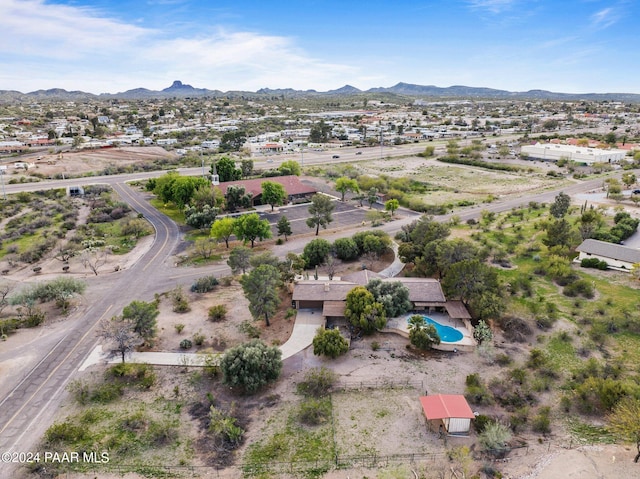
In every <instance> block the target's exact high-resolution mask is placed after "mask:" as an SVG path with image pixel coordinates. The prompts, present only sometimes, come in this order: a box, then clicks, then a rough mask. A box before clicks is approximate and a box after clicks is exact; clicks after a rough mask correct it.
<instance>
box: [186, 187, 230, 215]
mask: <svg viewBox="0 0 640 479" xmlns="http://www.w3.org/2000/svg"><path fill="white" fill-rule="evenodd" d="M191 206H193V207H195V208H197V209H202V208H204V207H205V206H209V207H211V208H222V207H223V206H224V195H223V194H222V191H221V190H220V188H212V187H211V185H210V184H209V183H208V182H207V184H206V185H199V186H197V187H196V190H195V191H194V192H193V196H192V197H191Z"/></svg>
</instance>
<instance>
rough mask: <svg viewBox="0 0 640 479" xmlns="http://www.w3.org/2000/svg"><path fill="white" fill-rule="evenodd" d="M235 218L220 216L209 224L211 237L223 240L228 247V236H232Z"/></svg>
mask: <svg viewBox="0 0 640 479" xmlns="http://www.w3.org/2000/svg"><path fill="white" fill-rule="evenodd" d="M235 224H236V220H235V219H233V218H230V217H228V216H227V217H225V218H220V219H219V220H216V221H215V222H214V223H213V224H212V225H211V233H210V234H211V237H212V238H215V239H216V240H217V241H220V240H224V244H225V245H226V246H227V248H229V238H231V236H233V232H234V230H235Z"/></svg>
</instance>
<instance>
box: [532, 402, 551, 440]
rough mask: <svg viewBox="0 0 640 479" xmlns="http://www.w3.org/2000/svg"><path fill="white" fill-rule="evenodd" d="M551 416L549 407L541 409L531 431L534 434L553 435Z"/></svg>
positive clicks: (534, 419)
mask: <svg viewBox="0 0 640 479" xmlns="http://www.w3.org/2000/svg"><path fill="white" fill-rule="evenodd" d="M550 415H551V408H550V407H549V406H545V407H541V408H540V410H539V411H538V414H536V415H535V416H534V418H533V421H531V429H532V430H533V431H534V432H537V433H540V434H544V435H545V436H546V435H547V434H550V433H551V418H550Z"/></svg>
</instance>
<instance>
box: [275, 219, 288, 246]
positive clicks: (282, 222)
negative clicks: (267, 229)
mask: <svg viewBox="0 0 640 479" xmlns="http://www.w3.org/2000/svg"><path fill="white" fill-rule="evenodd" d="M276 227H277V228H278V236H284V240H285V241H287V236H291V234H292V231H291V223H290V222H289V218H287V217H286V216H281V217H280V219H279V220H278V223H277V224H276Z"/></svg>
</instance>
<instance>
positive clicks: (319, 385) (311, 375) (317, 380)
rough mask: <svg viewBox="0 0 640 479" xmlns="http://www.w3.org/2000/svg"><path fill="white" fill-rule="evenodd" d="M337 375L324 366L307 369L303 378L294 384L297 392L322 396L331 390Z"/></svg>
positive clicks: (311, 395)
mask: <svg viewBox="0 0 640 479" xmlns="http://www.w3.org/2000/svg"><path fill="white" fill-rule="evenodd" d="M337 379H338V375H337V374H336V373H334V372H333V371H331V370H330V369H327V368H325V367H324V366H323V367H321V368H314V369H310V370H309V371H307V373H306V375H305V377H304V380H303V381H302V382H300V383H298V385H297V386H296V389H297V391H298V393H299V394H302V395H304V396H310V397H323V396H326V395H327V394H329V393H330V392H331V389H332V388H333V385H334V384H335V382H336V381H337Z"/></svg>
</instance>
